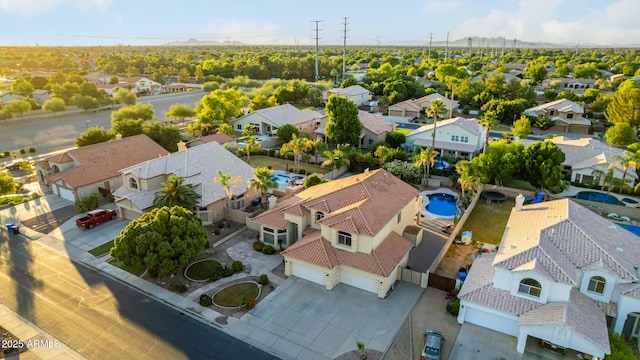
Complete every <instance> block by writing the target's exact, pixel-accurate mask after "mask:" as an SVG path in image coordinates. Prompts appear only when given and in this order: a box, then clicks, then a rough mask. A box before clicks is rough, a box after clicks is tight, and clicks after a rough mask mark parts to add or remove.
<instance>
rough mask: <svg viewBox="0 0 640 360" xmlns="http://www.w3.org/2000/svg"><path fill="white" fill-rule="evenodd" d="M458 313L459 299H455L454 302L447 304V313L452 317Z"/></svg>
mask: <svg viewBox="0 0 640 360" xmlns="http://www.w3.org/2000/svg"><path fill="white" fill-rule="evenodd" d="M459 311H460V299H455V300H454V301H452V302H450V303H448V304H447V312H448V313H449V314H451V315H453V316H458V312H459Z"/></svg>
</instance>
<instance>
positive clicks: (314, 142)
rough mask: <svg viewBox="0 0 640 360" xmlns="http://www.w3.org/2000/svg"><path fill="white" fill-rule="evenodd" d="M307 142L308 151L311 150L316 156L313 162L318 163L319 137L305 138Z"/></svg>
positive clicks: (320, 142) (320, 140)
mask: <svg viewBox="0 0 640 360" xmlns="http://www.w3.org/2000/svg"><path fill="white" fill-rule="evenodd" d="M307 143H308V144H309V151H313V154H314V155H315V157H316V161H315V163H316V164H317V163H318V150H319V149H320V144H322V139H321V138H315V139H307Z"/></svg>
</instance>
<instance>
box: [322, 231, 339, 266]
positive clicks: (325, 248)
mask: <svg viewBox="0 0 640 360" xmlns="http://www.w3.org/2000/svg"><path fill="white" fill-rule="evenodd" d="M318 241H320V247H322V252H323V253H324V257H325V259H326V260H327V263H328V264H329V269H332V268H333V267H332V266H331V259H330V258H329V253H328V252H327V247H326V246H325V244H324V241H326V242H328V243H329V247H330V248H331V249H333V246H331V243H330V242H329V240H327V239H325V238H324V236H322V235H320V237H319V238H318ZM336 259H337V257H336ZM336 263H337V260H336Z"/></svg>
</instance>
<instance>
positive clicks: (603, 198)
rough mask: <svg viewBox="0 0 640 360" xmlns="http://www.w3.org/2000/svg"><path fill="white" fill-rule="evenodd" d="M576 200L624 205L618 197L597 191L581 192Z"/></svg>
mask: <svg viewBox="0 0 640 360" xmlns="http://www.w3.org/2000/svg"><path fill="white" fill-rule="evenodd" d="M576 199H582V200H589V201H596V202H601V203H605V204H613V205H624V204H622V203H621V202H620V200H618V198H617V197H615V196H613V195H610V194H605V193H601V192H597V191H580V192H579V193H577V194H576Z"/></svg>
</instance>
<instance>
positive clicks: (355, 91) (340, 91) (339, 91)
mask: <svg viewBox="0 0 640 360" xmlns="http://www.w3.org/2000/svg"><path fill="white" fill-rule="evenodd" d="M332 94H335V95H337V96H342V97H346V98H347V99H349V100H351V101H353V103H354V104H356V106H363V105H369V101H370V100H371V91H369V90H367V89H365V88H363V87H362V86H360V85H352V86H347V87H346V88H333V89H329V90H325V91H323V92H322V101H324V102H325V103H326V102H327V101H328V100H329V96H331V95H332Z"/></svg>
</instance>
